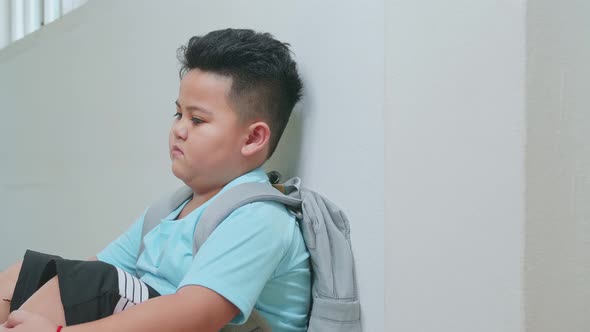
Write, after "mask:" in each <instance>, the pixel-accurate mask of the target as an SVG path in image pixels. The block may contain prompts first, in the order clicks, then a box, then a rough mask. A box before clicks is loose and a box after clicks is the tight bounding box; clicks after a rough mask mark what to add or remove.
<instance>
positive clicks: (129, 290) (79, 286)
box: [10, 250, 160, 325]
mask: <svg viewBox="0 0 590 332" xmlns="http://www.w3.org/2000/svg"><path fill="white" fill-rule="evenodd" d="M55 276H57V277H58V281H59V292H60V295H61V301H62V304H63V308H64V313H65V320H66V324H67V325H75V324H81V323H86V322H91V321H94V320H98V319H101V318H104V317H107V316H110V315H113V314H116V313H118V312H121V311H123V310H126V309H128V308H130V307H132V306H134V305H136V304H139V303H142V302H144V301H147V300H148V299H151V298H154V297H157V296H160V294H159V293H158V292H157V291H156V290H154V289H153V288H152V287H150V286H149V285H147V284H146V283H144V282H142V281H141V280H139V279H138V278H137V277H135V276H133V275H131V274H130V273H128V272H125V271H123V270H122V269H120V268H118V267H115V266H113V265H110V264H107V263H104V262H100V261H79V260H69V259H63V258H61V257H59V256H53V255H48V254H43V253H39V252H35V251H32V250H27V252H26V253H25V257H24V259H23V264H22V267H21V270H20V273H19V276H18V279H17V282H16V286H15V289H14V294H13V296H12V301H11V303H10V311H13V310H16V309H18V308H20V306H21V305H22V304H23V303H25V301H27V299H28V298H29V297H31V295H33V294H34V293H35V292H36V291H37V290H38V289H39V288H41V286H43V285H44V284H45V283H46V282H47V281H49V280H50V279H51V278H53V277H55Z"/></svg>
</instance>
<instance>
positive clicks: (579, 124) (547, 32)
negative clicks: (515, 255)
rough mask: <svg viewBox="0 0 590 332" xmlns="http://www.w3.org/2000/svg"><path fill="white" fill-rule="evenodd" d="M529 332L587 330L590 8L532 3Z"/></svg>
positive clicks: (572, 0) (572, 1)
mask: <svg viewBox="0 0 590 332" xmlns="http://www.w3.org/2000/svg"><path fill="white" fill-rule="evenodd" d="M528 3H529V5H528V15H527V16H528V17H527V27H528V39H527V50H528V66H527V91H528V95H527V117H528V125H529V128H528V133H527V139H528V143H527V221H526V226H527V237H526V251H525V252H526V274H525V277H526V278H525V285H526V318H527V319H526V323H527V324H526V325H527V331H534V332H550V331H568V332H587V331H589V330H590V287H589V285H590V204H589V201H588V197H590V144H589V142H590V140H589V133H590V113H589V112H588V110H589V109H590V95H589V94H588V78H589V77H590V63H589V59H590V39H589V38H588V36H589V35H590V3H588V1H576V0H566V1H559V2H555V1H549V0H529V2H528Z"/></svg>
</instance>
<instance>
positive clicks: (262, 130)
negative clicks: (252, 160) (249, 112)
mask: <svg viewBox="0 0 590 332" xmlns="http://www.w3.org/2000/svg"><path fill="white" fill-rule="evenodd" d="M246 134H247V135H248V136H247V137H246V142H245V144H244V145H243V146H242V155H244V156H245V157H251V156H253V155H255V154H257V153H259V152H260V151H263V152H266V151H268V144H269V141H270V128H269V127H268V125H267V124H266V123H265V122H262V121H259V122H255V123H253V124H251V125H249V126H248V128H247V129H246Z"/></svg>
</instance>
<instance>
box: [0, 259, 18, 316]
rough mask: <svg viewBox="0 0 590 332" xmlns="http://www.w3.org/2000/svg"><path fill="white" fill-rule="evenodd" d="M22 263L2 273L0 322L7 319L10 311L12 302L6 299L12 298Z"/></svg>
mask: <svg viewBox="0 0 590 332" xmlns="http://www.w3.org/2000/svg"><path fill="white" fill-rule="evenodd" d="M21 265H22V264H21V263H20V262H19V263H16V264H14V265H12V266H11V267H9V268H8V269H7V270H6V271H4V272H2V273H0V324H1V323H4V322H5V321H6V319H7V318H8V314H9V313H10V302H9V301H5V300H11V299H12V293H13V292H14V286H15V285H16V280H17V278H18V273H19V272H20V268H21Z"/></svg>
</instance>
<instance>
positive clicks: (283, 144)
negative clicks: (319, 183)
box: [264, 102, 303, 182]
mask: <svg viewBox="0 0 590 332" xmlns="http://www.w3.org/2000/svg"><path fill="white" fill-rule="evenodd" d="M302 104H303V103H302V102H301V103H299V104H297V106H295V108H294V109H293V112H291V118H290V119H289V124H288V125H287V127H286V128H285V131H284V132H283V136H282V138H281V141H280V142H279V145H278V146H277V149H276V150H275V153H274V154H273V156H272V157H271V158H270V159H269V160H268V161H267V162H266V164H265V165H264V169H265V170H266V171H267V172H270V171H278V172H279V173H281V175H282V178H281V182H282V181H285V180H287V179H289V178H291V177H293V176H296V175H299V174H300V172H299V170H300V165H301V141H302V132H303V116H302V113H303V112H302V109H303V107H302Z"/></svg>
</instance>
